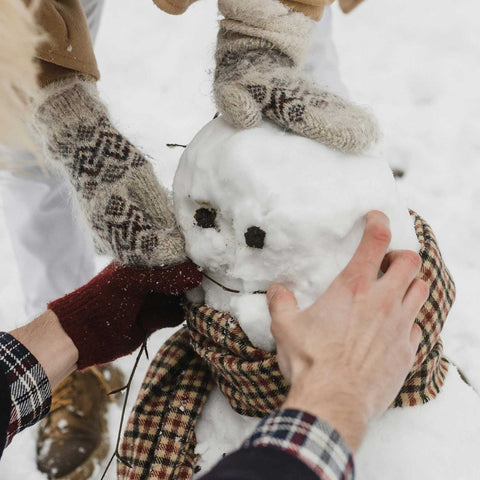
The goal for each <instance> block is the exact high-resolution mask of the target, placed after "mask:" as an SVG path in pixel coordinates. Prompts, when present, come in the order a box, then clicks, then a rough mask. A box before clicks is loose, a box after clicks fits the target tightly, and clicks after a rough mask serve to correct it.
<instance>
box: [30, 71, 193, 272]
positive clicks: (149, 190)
mask: <svg viewBox="0 0 480 480" xmlns="http://www.w3.org/2000/svg"><path fill="white" fill-rule="evenodd" d="M34 128H35V129H36V130H37V132H38V133H39V137H40V141H41V142H42V143H43V147H44V151H45V155H46V157H47V159H48V160H53V161H54V163H55V164H56V165H58V166H60V167H61V170H63V173H65V174H66V176H67V177H68V179H69V181H70V182H71V183H72V185H73V187H74V189H75V192H76V198H77V199H78V201H79V204H80V207H81V210H82V211H83V212H84V214H85V216H86V218H87V221H88V222H89V224H90V225H91V226H92V228H93V230H94V233H95V236H96V240H97V241H98V242H99V244H100V246H101V247H102V248H103V249H104V250H105V252H106V253H109V254H111V255H112V256H113V257H114V258H115V259H117V261H119V262H120V263H122V264H125V265H137V266H142V265H143V266H163V265H172V264H177V263H181V262H183V261H184V260H185V253H184V241H183V237H182V234H181V232H180V231H179V229H178V227H177V225H176V222H175V218H174V216H173V214H172V212H171V211H170V208H169V202H168V197H167V194H166V192H165V190H164V189H163V187H162V186H160V184H159V183H158V182H157V180H156V178H155V175H154V172H153V169H152V166H151V165H150V163H149V162H148V160H147V159H146V158H145V156H144V155H143V154H142V153H141V152H140V151H139V150H138V149H137V148H136V147H135V146H134V145H132V144H131V143H130V142H129V141H128V140H127V139H126V138H125V137H124V136H123V135H122V134H121V133H120V132H119V131H118V130H117V129H116V128H115V127H114V125H113V124H112V122H111V121H110V118H109V115H108V111H107V108H106V107H105V105H104V104H103V103H102V102H101V100H100V99H99V97H98V93H97V89H96V85H95V83H94V82H91V81H87V80H84V79H82V78H71V79H67V80H64V81H61V82H58V83H54V84H51V85H49V86H47V87H46V88H45V89H44V91H43V94H42V96H41V98H40V99H39V102H38V105H36V114H35V119H34Z"/></svg>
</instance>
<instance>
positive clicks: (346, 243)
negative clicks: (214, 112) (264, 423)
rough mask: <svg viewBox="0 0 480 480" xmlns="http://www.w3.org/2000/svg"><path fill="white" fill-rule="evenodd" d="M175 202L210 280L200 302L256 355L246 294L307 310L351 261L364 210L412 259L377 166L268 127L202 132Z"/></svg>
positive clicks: (405, 219)
mask: <svg viewBox="0 0 480 480" xmlns="http://www.w3.org/2000/svg"><path fill="white" fill-rule="evenodd" d="M174 200H175V211H176V216H177V220H178V222H179V225H180V227H181V228H182V230H183V233H184V235H185V239H186V248H187V254H188V256H189V257H190V258H191V259H192V260H193V261H194V262H195V263H197V264H198V265H199V266H201V267H202V268H203V269H204V271H205V273H206V274H207V275H208V276H209V277H210V278H211V279H213V280H214V281H211V280H209V279H208V278H205V281H204V284H203V287H204V290H205V301H206V303H207V304H208V305H210V306H212V307H214V308H216V309H218V310H222V311H228V312H231V313H233V314H235V316H236V318H237V319H238V321H239V322H240V325H241V326H242V327H243V329H244V330H245V332H246V333H247V334H248V336H249V338H250V340H251V341H252V342H253V343H254V345H256V346H258V347H261V348H264V349H265V348H266V347H269V348H268V349H269V350H271V349H272V348H273V339H272V337H271V334H270V329H269V317H268V312H267V310H266V307H265V299H261V298H258V297H260V296H261V295H260V294H258V293H254V292H258V291H265V290H267V288H268V286H269V285H270V284H271V283H273V282H280V283H283V284H285V285H286V286H287V287H289V288H291V289H292V290H293V291H294V293H295V294H296V296H297V299H298V301H299V304H300V306H301V307H307V306H309V305H311V304H312V303H313V302H314V301H315V300H316V299H317V298H318V297H319V296H320V295H321V294H322V293H323V292H324V291H325V290H326V289H327V287H328V286H329V285H330V283H331V282H332V281H333V280H334V278H335V277H336V276H337V275H338V273H340V271H341V270H342V269H343V268H344V267H345V266H346V265H347V263H348V262H349V260H350V259H351V257H352V255H353V254H354V252H355V249H356V247H357V246H358V243H359V241H360V238H361V236H362V233H363V229H364V225H365V221H364V216H365V214H366V213H367V212H368V211H370V210H381V211H383V212H384V213H385V214H387V215H388V217H389V219H390V224H391V230H392V243H391V248H392V249H410V250H416V251H418V242H417V239H416V236H415V232H414V228H413V222H412V219H411V217H410V215H409V213H408V209H407V206H406V204H405V201H404V200H403V199H402V198H401V197H400V195H399V193H398V191H397V187H396V184H395V180H394V178H393V175H392V172H391V170H390V168H389V167H388V165H387V163H386V162H385V161H384V160H383V159H380V158H376V156H375V155H374V154H368V155H361V156H358V155H357V156H353V155H345V154H342V153H339V152H335V151H333V150H330V149H328V148H326V147H324V146H323V145H321V144H319V143H317V142H314V141H312V140H309V139H306V138H303V137H299V136H297V135H293V134H290V133H285V132H284V131H282V130H280V129H279V128H278V127H276V126H275V125H273V124H271V123H269V122H264V123H262V124H261V125H260V126H259V127H257V128H254V129H250V130H237V129H235V128H233V127H231V126H229V125H228V124H227V123H226V122H225V121H224V120H223V119H222V118H218V119H216V120H214V121H212V122H210V123H209V124H208V125H206V126H205V127H204V128H203V129H202V130H201V131H200V133H199V134H198V135H197V136H196V137H195V139H194V140H193V141H192V142H191V143H190V145H189V146H188V148H187V149H186V151H185V153H184V155H183V156H182V159H181V161H180V164H179V167H178V170H177V174H176V176H175V181H174ZM262 246H263V248H261V247H262ZM218 283H220V284H221V285H223V286H224V287H226V288H221V287H219V286H218ZM227 290H235V291H237V292H238V293H232V292H228V291H227ZM255 312H258V313H257V314H256V315H257V316H255Z"/></svg>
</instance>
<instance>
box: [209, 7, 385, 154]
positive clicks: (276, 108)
mask: <svg viewBox="0 0 480 480" xmlns="http://www.w3.org/2000/svg"><path fill="white" fill-rule="evenodd" d="M218 5H219V9H220V12H221V14H222V15H223V16H224V17H225V18H224V19H223V20H222V21H221V22H220V30H219V34H218V41H217V51H216V64H217V67H216V71H215V83H214V96H215V101H216V103H217V108H218V110H219V111H220V113H222V115H223V116H224V118H225V119H226V120H227V121H228V122H230V123H231V124H232V125H234V126H235V127H238V128H250V127H254V126H255V125H257V124H258V123H259V122H260V121H261V119H262V117H266V118H268V119H270V120H272V121H274V122H276V123H278V124H279V125H280V126H281V127H283V128H285V129H286V130H290V131H292V132H294V133H296V134H299V135H303V136H305V137H309V138H312V139H314V140H317V141H319V142H321V143H323V144H325V145H327V146H328V147H331V148H335V149H337V150H340V151H343V152H348V153H359V152H361V151H363V150H365V149H366V148H368V147H369V146H370V145H371V144H372V143H373V142H375V141H376V140H377V138H378V131H377V124H376V122H375V120H374V119H373V118H372V116H371V115H370V114H369V113H367V112H366V111H364V110H363V109H362V108H360V107H358V106H356V105H353V104H352V103H350V102H348V101H346V100H344V99H342V98H340V97H338V96H336V95H334V94H332V93H329V92H328V91H325V90H321V89H320V88H318V87H317V86H316V85H315V84H314V83H313V81H311V80H310V79H308V78H307V77H305V76H303V75H302V74H301V73H300V71H299V66H300V64H301V62H302V59H303V57H304V54H305V52H306V50H307V48H308V46H309V43H310V38H311V32H312V27H313V25H314V21H313V20H312V19H310V18H308V17H307V16H305V15H304V14H302V13H298V12H294V11H292V10H290V9H289V8H288V7H286V6H285V5H283V4H282V3H280V1H279V0H219V2H218Z"/></svg>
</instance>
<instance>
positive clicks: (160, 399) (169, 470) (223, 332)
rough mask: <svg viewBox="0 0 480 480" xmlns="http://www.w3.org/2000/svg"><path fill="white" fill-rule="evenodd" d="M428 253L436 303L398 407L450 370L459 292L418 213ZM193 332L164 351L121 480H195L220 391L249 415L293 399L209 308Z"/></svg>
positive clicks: (197, 311) (192, 312) (195, 311)
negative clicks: (211, 398)
mask: <svg viewBox="0 0 480 480" xmlns="http://www.w3.org/2000/svg"><path fill="white" fill-rule="evenodd" d="M411 215H412V218H413V219H414V221H415V231H416V234H417V237H418V240H419V242H420V245H421V249H420V256H421V257H422V269H421V272H420V278H422V279H424V280H425V281H426V282H427V283H428V285H429V286H430V296H429V298H428V300H427V302H426V303H425V305H424V307H423V308H422V310H421V312H420V313H419V315H418V317H417V319H416V322H417V323H418V324H419V325H420V327H421V329H422V333H423V338H422V341H421V343H420V346H419V350H418V352H417V358H416V361H415V364H414V366H413V368H412V370H411V372H410V374H409V376H408V377H407V380H406V382H405V384H404V385H403V387H402V390H401V391H400V393H399V395H398V396H397V398H396V399H395V401H394V403H393V404H392V407H408V406H415V405H421V404H423V403H426V402H428V401H430V400H432V399H434V398H435V397H436V396H437V394H438V393H439V392H440V390H441V388H442V386H443V383H444V380H445V377H446V375H447V373H448V367H449V363H448V360H447V359H446V358H445V357H444V356H443V345H442V341H441V339H440V332H441V330H442V327H443V324H444V322H445V319H446V317H447V315H448V312H449V311H450V307H451V306H452V304H453V301H454V299H455V285H454V283H453V280H452V278H451V276H450V273H449V272H448V270H447V268H446V266H445V264H444V263H443V259H442V256H441V254H440V250H439V249H438V245H437V243H436V239H435V236H434V234H433V232H432V230H431V228H430V226H429V225H428V224H426V223H425V221H424V220H423V219H422V218H421V217H420V216H418V215H417V214H416V213H414V212H411ZM186 320H187V325H186V326H185V327H184V328H182V329H181V330H180V331H178V332H177V333H175V334H174V335H173V336H172V337H171V338H170V339H169V340H168V341H167V342H166V343H165V345H164V346H163V347H162V348H161V349H160V351H159V352H158V353H157V356H156V357H155V359H154V360H153V362H152V364H151V365H150V368H149V370H148V372H147V375H146V377H145V380H144V382H143V385H142V388H141V390H140V394H139V396H138V398H137V401H136V404H135V407H134V409H133V411H132V413H131V415H130V419H129V421H128V425H127V427H126V430H125V433H124V437H123V441H122V444H121V447H120V454H121V457H122V459H123V460H125V463H123V462H121V463H119V465H118V478H119V479H120V480H144V479H152V480H167V479H168V480H190V479H191V478H192V476H193V474H194V473H196V463H197V460H198V456H197V455H196V454H195V447H196V443H197V441H196V437H195V426H196V422H197V420H198V418H199V415H200V414H201V411H202V408H203V406H204V405H205V402H206V400H207V398H208V394H209V392H210V391H211V389H212V388H213V386H214V384H215V383H216V384H217V385H218V386H219V387H220V389H221V390H222V392H223V393H224V395H225V396H226V398H227V399H228V401H229V403H230V405H231V407H232V408H233V409H234V410H235V411H236V412H238V413H240V414H242V415H248V416H252V417H263V416H266V415H267V414H269V413H270V412H271V411H272V410H275V409H277V408H279V407H280V406H281V405H282V404H283V402H284V400H285V398H286V395H287V393H288V386H287V384H286V383H285V380H284V379H283V377H282V375H281V373H280V370H279V368H278V364H277V361H276V357H275V355H274V354H271V353H268V352H264V351H263V350H260V349H257V348H255V347H254V346H253V345H252V344H251V343H250V341H249V340H248V338H247V336H246V334H245V333H244V332H243V330H242V329H241V327H240V325H239V324H238V322H237V321H236V320H235V319H234V318H233V317H231V316H230V315H229V314H227V313H223V312H218V311H216V310H214V309H212V308H209V307H208V306H206V305H189V306H188V307H187V310H186Z"/></svg>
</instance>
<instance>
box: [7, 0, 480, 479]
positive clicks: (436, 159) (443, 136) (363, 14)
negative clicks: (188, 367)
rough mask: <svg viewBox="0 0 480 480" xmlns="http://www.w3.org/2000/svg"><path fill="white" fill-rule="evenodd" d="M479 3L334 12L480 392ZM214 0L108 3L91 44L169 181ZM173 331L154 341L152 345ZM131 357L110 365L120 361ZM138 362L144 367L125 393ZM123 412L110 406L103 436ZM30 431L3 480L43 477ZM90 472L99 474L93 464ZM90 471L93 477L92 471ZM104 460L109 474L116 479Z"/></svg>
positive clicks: (123, 111) (117, 99)
mask: <svg viewBox="0 0 480 480" xmlns="http://www.w3.org/2000/svg"><path fill="white" fill-rule="evenodd" d="M479 14H480V5H479V4H478V2H476V1H475V0H462V1H461V2H455V4H453V3H452V2H451V1H449V0H423V1H422V2H416V3H415V4H413V3H410V4H406V3H405V2H403V1H401V0H384V1H383V2H380V1H374V0H371V1H369V2H365V3H364V4H362V6H361V7H360V8H359V9H358V10H357V11H355V12H354V13H353V14H351V15H349V16H344V15H343V14H341V13H340V12H339V10H338V9H337V7H335V8H334V35H335V42H336V44H337V48H338V51H339V56H340V61H341V71H342V75H343V80H344V82H345V83H346V85H347V87H348V89H349V90H350V93H351V96H352V98H354V99H355V100H357V101H358V102H360V103H363V104H367V105H370V106H371V108H372V109H373V110H374V111H375V113H376V114H377V116H378V118H379V120H380V124H381V126H382V129H383V132H384V139H383V150H384V152H385V156H386V158H387V159H388V161H389V162H390V163H391V164H392V166H395V167H401V168H403V169H405V170H406V175H405V176H404V178H403V179H402V180H400V186H401V189H402V190H403V192H404V194H405V196H406V197H407V199H408V201H409V205H410V206H411V207H412V208H414V209H415V210H416V211H418V212H419V213H421V214H422V215H423V216H424V217H425V218H426V219H427V220H428V221H429V222H430V224H431V225H432V227H433V228H434V230H435V232H436V234H437V237H438V239H439V242H440V246H441V248H442V251H443V253H444V257H445V259H446V261H447V264H448V265H449V266H450V269H451V271H452V273H453V275H454V277H455V279H456V282H457V290H458V297H457V302H456V305H455V307H454V309H453V311H452V314H451V315H450V317H449V320H448V322H447V325H446V327H445V332H444V335H443V337H444V340H445V346H446V351H447V353H448V354H449V356H450V357H451V359H452V360H453V361H455V362H456V363H457V364H458V365H459V366H460V367H461V368H462V369H463V371H464V373H465V374H466V376H467V377H468V378H469V379H470V381H471V382H472V384H473V386H474V387H475V388H476V389H477V391H480V324H479V323H480V322H478V320H477V316H478V312H479V311H480V295H478V294H477V290H478V288H479V287H480V279H479V274H480V256H478V255H477V251H479V250H480V248H479V247H477V242H478V241H479V240H480V215H478V213H479V210H480V209H479V208H477V206H476V202H479V204H480V187H478V185H477V180H476V179H477V178H479V177H480V164H478V165H477V163H476V162H478V160H477V157H480V135H479V132H480V91H479V90H478V87H477V84H478V82H479V80H480V63H479V62H478V58H480V32H479V29H478V16H479ZM216 18H217V16H216V7H215V1H214V0H202V1H200V2H198V3H197V4H195V5H194V6H193V7H192V8H191V10H190V11H189V12H188V13H187V14H186V15H184V16H182V17H170V16H167V15H165V14H162V13H161V12H160V11H158V10H157V9H156V8H155V7H154V6H153V5H152V4H151V2H149V1H147V0H137V1H132V0H110V1H108V0H107V5H106V9H105V15H104V19H103V25H102V26H101V29H100V34H99V37H98V42H97V51H98V60H99V64H100V68H101V71H102V74H103V79H102V82H101V90H102V94H103V96H104V98H105V99H106V101H107V102H108V104H109V105H110V107H111V111H112V113H113V116H114V118H115V119H116V120H117V122H118V124H119V126H120V127H121V130H123V131H124V132H125V133H127V134H128V135H129V136H130V138H131V139H132V140H133V141H134V142H135V143H137V144H139V145H141V146H142V148H143V149H144V150H145V151H146V152H148V153H149V154H150V155H151V156H152V159H153V161H154V162H155V165H156V167H157V170H158V173H159V176H160V177H161V178H162V180H163V181H164V182H165V183H167V184H170V183H171V180H172V178H173V173H174V171H175V167H176V163H177V161H178V158H179V155H180V154H181V149H169V148H167V147H166V145H165V144H166V143H169V142H175V143H186V142H188V141H189V140H190V139H191V138H192V137H193V136H194V135H195V133H196V132H197V131H198V130H199V129H200V128H201V127H202V126H203V125H204V124H205V123H206V122H207V121H208V120H210V119H211V118H212V116H213V114H214V113H215V108H214V106H213V103H212V101H211V96H210V90H211V73H212V69H213V52H214V46H215V36H216ZM0 255H1V257H0V265H1V269H0V325H1V328H2V329H5V330H9V329H12V328H14V327H15V326H17V325H20V324H22V323H24V322H25V321H26V319H25V316H24V314H23V310H22V301H23V300H22V293H21V289H20V286H19V280H18V273H17V271H16V266H15V262H14V259H13V253H12V249H11V245H10V244H9V238H8V233H7V232H6V229H5V226H4V224H3V219H2V217H1V214H0ZM169 333H170V332H162V333H161V334H157V335H156V336H155V337H154V339H153V340H152V341H151V346H150V350H151V351H152V352H153V351H155V349H156V347H158V346H159V345H160V344H161V343H162V341H163V340H164V339H165V338H166V337H167V336H168V335H169ZM132 364H133V358H132V357H130V358H127V359H123V360H122V361H120V365H121V366H122V368H124V369H125V371H129V370H130V368H131V365H132ZM146 366H147V362H146V361H144V362H143V363H142V364H141V366H140V369H139V370H140V371H139V374H138V375H137V381H136V382H135V388H134V392H133V394H132V401H133V399H134V397H135V395H136V390H138V388H139V386H140V383H141V380H142V377H143V374H144V371H145V369H146ZM118 421H119V409H118V408H116V407H115V408H113V409H112V410H111V426H112V432H111V437H112V443H113V442H114V436H115V432H114V427H115V429H116V427H117V425H118ZM34 451H35V430H34V429H32V430H30V431H27V432H25V433H23V434H22V435H20V436H19V437H18V438H16V439H15V440H14V442H13V444H12V445H11V446H10V447H9V449H8V450H7V451H6V453H5V455H4V457H3V459H2V462H1V464H0V478H1V479H2V480H3V479H5V480H14V479H17V478H22V479H24V480H41V479H43V478H44V477H43V476H42V475H41V474H39V473H38V472H36V469H35V461H34ZM99 473H100V471H99ZM99 477H100V474H99V475H96V476H95V477H94V478H99ZM114 477H115V476H114V470H112V472H111V474H110V476H109V477H108V478H109V479H113V478H114Z"/></svg>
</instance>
